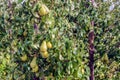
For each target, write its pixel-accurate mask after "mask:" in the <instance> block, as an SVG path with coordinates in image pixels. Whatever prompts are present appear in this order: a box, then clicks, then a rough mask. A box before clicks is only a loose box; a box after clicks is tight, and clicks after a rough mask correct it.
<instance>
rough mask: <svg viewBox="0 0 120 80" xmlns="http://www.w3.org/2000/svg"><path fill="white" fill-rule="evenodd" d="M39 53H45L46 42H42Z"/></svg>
mask: <svg viewBox="0 0 120 80" xmlns="http://www.w3.org/2000/svg"><path fill="white" fill-rule="evenodd" d="M40 51H41V52H45V51H47V44H46V41H43V42H42V44H41V46H40Z"/></svg>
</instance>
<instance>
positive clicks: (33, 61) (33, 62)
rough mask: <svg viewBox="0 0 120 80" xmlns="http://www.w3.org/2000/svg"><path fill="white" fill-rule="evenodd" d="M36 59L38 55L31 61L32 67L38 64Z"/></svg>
mask: <svg viewBox="0 0 120 80" xmlns="http://www.w3.org/2000/svg"><path fill="white" fill-rule="evenodd" d="M36 59H37V57H34V58H33V60H32V61H31V63H30V67H31V68H34V67H35V66H36V65H37V64H36Z"/></svg>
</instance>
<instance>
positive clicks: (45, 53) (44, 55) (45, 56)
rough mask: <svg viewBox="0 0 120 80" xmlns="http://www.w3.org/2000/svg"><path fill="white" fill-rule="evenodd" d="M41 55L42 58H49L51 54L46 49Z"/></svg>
mask: <svg viewBox="0 0 120 80" xmlns="http://www.w3.org/2000/svg"><path fill="white" fill-rule="evenodd" d="M41 56H42V58H48V57H49V54H48V52H47V51H45V52H41Z"/></svg>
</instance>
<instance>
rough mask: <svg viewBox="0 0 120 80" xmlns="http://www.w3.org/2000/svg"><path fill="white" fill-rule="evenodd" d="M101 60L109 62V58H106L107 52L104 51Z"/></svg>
mask: <svg viewBox="0 0 120 80" xmlns="http://www.w3.org/2000/svg"><path fill="white" fill-rule="evenodd" d="M102 61H103V62H104V63H107V64H108V63H109V58H108V55H107V53H105V54H104V56H103V57H102Z"/></svg>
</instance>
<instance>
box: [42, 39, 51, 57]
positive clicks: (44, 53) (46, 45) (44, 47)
mask: <svg viewBox="0 0 120 80" xmlns="http://www.w3.org/2000/svg"><path fill="white" fill-rule="evenodd" d="M47 48H49V49H50V48H52V44H51V43H50V42H46V41H43V42H42V44H41V46H40V54H41V56H42V58H48V56H49V54H48V51H47Z"/></svg>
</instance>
